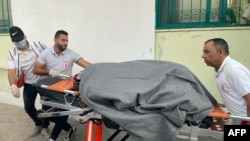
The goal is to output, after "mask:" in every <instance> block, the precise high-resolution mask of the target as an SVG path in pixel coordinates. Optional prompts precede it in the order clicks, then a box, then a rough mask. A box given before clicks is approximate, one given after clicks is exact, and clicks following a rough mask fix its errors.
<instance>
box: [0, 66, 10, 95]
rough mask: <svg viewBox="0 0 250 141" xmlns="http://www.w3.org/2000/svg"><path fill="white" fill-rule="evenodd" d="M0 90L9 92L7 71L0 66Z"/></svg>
mask: <svg viewBox="0 0 250 141" xmlns="http://www.w3.org/2000/svg"><path fill="white" fill-rule="evenodd" d="M0 78H1V79H0V92H10V86H9V81H8V71H7V70H6V69H2V68H0Z"/></svg>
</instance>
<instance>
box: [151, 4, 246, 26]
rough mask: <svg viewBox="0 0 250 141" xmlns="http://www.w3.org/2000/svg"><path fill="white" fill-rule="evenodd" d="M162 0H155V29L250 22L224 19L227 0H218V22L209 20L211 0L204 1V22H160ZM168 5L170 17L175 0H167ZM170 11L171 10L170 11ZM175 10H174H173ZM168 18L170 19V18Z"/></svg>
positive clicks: (172, 14)
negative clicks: (232, 21) (228, 21)
mask: <svg viewBox="0 0 250 141" xmlns="http://www.w3.org/2000/svg"><path fill="white" fill-rule="evenodd" d="M162 1H163V0H156V26H155V28H156V29H180V28H214V27H235V26H237V27H240V26H250V24H235V25H233V24H228V23H227V21H226V12H227V0H220V2H219V9H218V11H221V12H219V13H222V14H221V15H218V19H219V21H218V22H210V16H211V3H212V0H207V1H206V14H205V15H206V16H205V21H204V22H186V23H171V21H170V23H161V16H162V15H161V10H162V9H161V8H162V7H161V5H162ZM169 3H170V4H169V5H170V6H169V7H170V9H169V10H167V11H170V12H169V14H168V15H170V17H171V18H172V17H173V16H174V15H175V13H173V11H172V10H175V9H174V7H175V3H176V0H169ZM171 11H172V12H171ZM174 12H176V11H174ZM171 18H170V20H171Z"/></svg>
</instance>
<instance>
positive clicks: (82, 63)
mask: <svg viewBox="0 0 250 141" xmlns="http://www.w3.org/2000/svg"><path fill="white" fill-rule="evenodd" d="M76 64H77V65H79V66H81V67H84V68H86V67H88V66H89V65H91V63H90V62H88V61H86V60H84V59H82V58H80V59H79V60H77V61H76Z"/></svg>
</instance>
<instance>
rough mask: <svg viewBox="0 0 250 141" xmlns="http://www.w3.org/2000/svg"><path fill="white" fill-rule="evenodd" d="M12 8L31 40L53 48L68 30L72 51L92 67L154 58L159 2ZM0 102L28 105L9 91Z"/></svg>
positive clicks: (22, 0)
mask: <svg viewBox="0 0 250 141" xmlns="http://www.w3.org/2000/svg"><path fill="white" fill-rule="evenodd" d="M11 6H12V17H13V24H14V25H17V26H20V27H21V28H22V29H23V30H24V32H25V34H26V35H27V38H28V40H40V41H42V42H44V43H45V44H47V45H48V46H52V45H53V43H54V42H53V38H54V34H55V32H56V31H57V30H59V29H63V30H66V31H68V33H69V46H68V47H69V48H71V49H73V50H75V51H77V52H78V53H79V54H81V55H82V56H83V57H84V58H85V59H86V60H88V61H90V62H92V63H99V62H121V61H129V60H136V59H154V31H155V30H154V29H155V1H152V0H147V1H146V0H11ZM10 47H12V46H10ZM79 70H81V68H80V67H78V66H75V67H74V69H73V73H78V72H79ZM6 79H7V78H6ZM0 101H3V102H6V103H10V104H15V105H19V106H22V105H23V102H22V98H19V99H16V98H14V97H13V96H12V95H11V94H10V93H8V92H7V93H6V92H0Z"/></svg>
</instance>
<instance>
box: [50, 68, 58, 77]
mask: <svg viewBox="0 0 250 141" xmlns="http://www.w3.org/2000/svg"><path fill="white" fill-rule="evenodd" d="M49 75H50V76H52V77H58V76H59V75H60V73H59V72H58V71H56V70H52V69H51V70H49Z"/></svg>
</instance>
